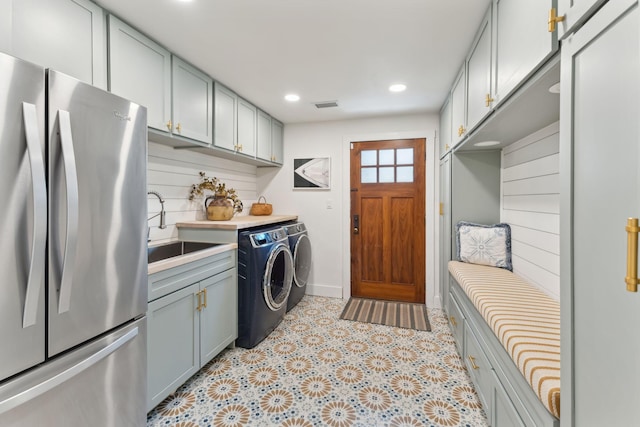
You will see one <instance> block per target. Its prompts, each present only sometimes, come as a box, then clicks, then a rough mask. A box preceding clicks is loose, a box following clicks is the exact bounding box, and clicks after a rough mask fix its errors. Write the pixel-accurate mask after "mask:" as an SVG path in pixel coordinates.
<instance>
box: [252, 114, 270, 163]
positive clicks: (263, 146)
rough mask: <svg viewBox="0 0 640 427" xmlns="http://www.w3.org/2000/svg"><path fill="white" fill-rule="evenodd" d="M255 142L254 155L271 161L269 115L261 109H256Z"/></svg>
mask: <svg viewBox="0 0 640 427" xmlns="http://www.w3.org/2000/svg"><path fill="white" fill-rule="evenodd" d="M256 144H257V147H256V157H257V158H259V159H262V160H267V161H270V162H271V161H273V153H272V152H271V116H270V115H268V114H267V113H265V112H264V111H261V110H258V131H257V140H256Z"/></svg>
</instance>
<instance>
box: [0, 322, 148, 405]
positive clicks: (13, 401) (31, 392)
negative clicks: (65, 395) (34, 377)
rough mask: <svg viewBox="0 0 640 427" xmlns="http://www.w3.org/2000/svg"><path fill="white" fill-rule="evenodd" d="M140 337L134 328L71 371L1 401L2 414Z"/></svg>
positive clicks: (54, 386) (59, 383) (56, 385)
mask: <svg viewBox="0 0 640 427" xmlns="http://www.w3.org/2000/svg"><path fill="white" fill-rule="evenodd" d="M137 335H138V328H137V327H136V328H134V329H132V330H130V331H129V332H127V333H126V334H124V335H123V336H121V337H120V338H118V339H117V340H115V341H114V342H112V343H111V344H109V345H107V346H105V347H104V348H102V349H100V350H98V351H97V352H95V353H93V354H92V355H91V356H89V357H87V358H86V359H84V360H82V361H81V362H79V363H77V364H75V365H73V366H71V367H70V368H69V369H66V370H64V371H62V372H60V373H59V374H57V375H54V376H52V377H51V378H49V379H47V380H45V381H42V382H40V383H38V384H37V385H35V386H33V387H31V388H29V389H27V390H25V391H23V392H21V393H18V394H15V395H13V396H11V397H9V398H8V399H6V400H3V401H0V414H3V413H4V412H7V411H10V410H11V409H13V408H15V407H17V406H20V405H21V404H23V403H25V402H28V401H30V400H32V399H35V398H36V397H38V396H40V395H42V394H44V393H46V392H48V391H50V390H53V389H54V388H56V387H58V386H59V385H61V384H63V383H65V382H66V381H69V380H70V379H71V378H73V377H75V376H76V375H78V374H80V373H82V372H84V371H85V370H87V369H89V368H90V367H92V366H94V365H96V364H97V363H98V362H100V361H101V360H103V359H104V358H106V357H107V356H109V355H111V354H112V353H115V352H116V350H118V349H119V348H120V347H122V346H123V345H125V344H126V343H128V342H129V341H131V340H132V339H134V338H135V337H136V336H137Z"/></svg>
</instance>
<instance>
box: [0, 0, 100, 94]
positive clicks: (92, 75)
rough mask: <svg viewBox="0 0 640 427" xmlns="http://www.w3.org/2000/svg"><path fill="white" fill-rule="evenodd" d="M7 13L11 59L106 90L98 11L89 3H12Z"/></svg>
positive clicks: (68, 0)
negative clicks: (48, 69)
mask: <svg viewBox="0 0 640 427" xmlns="http://www.w3.org/2000/svg"><path fill="white" fill-rule="evenodd" d="M5 12H6V9H5ZM9 12H10V13H8V14H7V15H9V16H10V17H11V22H10V25H11V26H10V28H11V30H10V40H11V42H10V45H11V51H10V53H11V54H12V55H14V56H17V57H19V58H22V59H25V60H27V61H30V62H33V63H36V64H38V65H41V66H43V67H46V68H53V69H55V70H57V71H61V72H63V73H65V74H68V75H70V76H72V77H75V78H76V79H78V80H82V81H84V82H86V83H89V84H92V85H94V86H97V87H99V88H102V89H106V88H107V53H106V41H105V25H104V13H103V11H102V9H101V8H100V7H98V6H96V5H95V4H94V3H91V2H90V1H88V0H13V1H12V2H11V5H10V7H9Z"/></svg>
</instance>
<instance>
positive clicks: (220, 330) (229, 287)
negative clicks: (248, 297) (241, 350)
mask: <svg viewBox="0 0 640 427" xmlns="http://www.w3.org/2000/svg"><path fill="white" fill-rule="evenodd" d="M237 281H238V278H237V273H236V269H235V268H232V269H231V270H227V271H225V272H224V273H220V274H216V275H215V276H213V277H210V278H208V279H205V280H203V281H202V282H200V289H201V290H202V291H203V292H202V296H201V298H202V301H203V302H204V303H205V304H206V306H205V307H203V308H202V310H201V311H200V366H201V367H202V366H204V365H205V364H207V363H208V362H209V361H210V360H211V359H213V358H214V357H215V356H216V355H217V354H218V353H220V352H221V351H222V350H223V349H224V348H225V347H226V346H227V345H229V344H230V343H232V342H233V341H234V340H235V339H236V338H237V337H238V286H237Z"/></svg>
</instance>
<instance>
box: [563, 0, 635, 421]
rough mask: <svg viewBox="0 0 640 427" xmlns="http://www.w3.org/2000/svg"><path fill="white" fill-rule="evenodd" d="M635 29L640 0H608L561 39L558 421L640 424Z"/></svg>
mask: <svg viewBox="0 0 640 427" xmlns="http://www.w3.org/2000/svg"><path fill="white" fill-rule="evenodd" d="M639 30H640V6H639V5H638V1H637V0H612V1H609V2H607V3H606V4H605V5H604V6H603V7H602V8H601V9H600V10H598V12H597V13H596V14H595V15H594V16H593V17H592V18H591V19H589V20H588V21H587V22H586V23H585V25H584V26H583V27H581V28H580V29H579V30H578V31H576V32H575V33H574V34H573V35H572V36H571V37H569V38H567V39H566V40H565V41H564V42H563V45H562V61H561V62H562V74H561V93H562V97H561V101H560V102H561V106H560V108H561V109H560V117H561V119H560V138H561V141H560V144H561V145H560V154H561V156H560V161H561V164H560V168H561V169H560V170H561V179H562V181H561V183H562V186H561V194H562V199H561V206H560V215H561V216H560V221H561V222H560V231H561V235H560V239H561V240H560V260H561V265H560V273H561V283H562V288H561V295H560V303H561V310H562V318H561V321H562V324H561V329H562V332H561V334H562V335H561V336H562V342H561V347H562V354H563V359H562V378H561V380H562V397H561V400H562V402H563V403H562V418H561V423H562V425H563V426H576V427H581V426H638V425H640V424H639V420H640V405H638V397H639V396H640V368H639V367H638V357H637V356H638V354H640V339H638V333H637V331H635V329H634V328H635V327H636V326H637V325H638V324H640V295H639V294H638V293H637V292H635V291H634V290H635V289H633V288H635V286H633V285H634V284H635V282H636V280H635V277H634V276H636V273H637V270H636V267H637V261H638V260H637V254H636V253H635V252H636V250H635V249H634V248H636V249H637V246H635V245H634V244H633V236H634V235H636V236H637V234H636V233H637V230H636V228H637V225H636V226H635V227H634V226H633V224H631V225H629V224H628V221H629V220H630V219H631V218H636V219H637V218H638V217H640V181H639V180H638V177H639V176H640V167H639V164H640V163H639V162H638V159H640V127H639V126H638V117H639V116H640V78H639V76H640V31H639ZM594 233H597V236H598V237H597V239H594V238H593V237H594ZM636 242H637V241H636ZM625 273H626V274H625ZM625 275H626V276H627V277H626V279H627V280H625ZM629 285H631V289H629ZM629 291H631V292H629ZM594 313H598V315H597V316H594V315H593V314H594ZM603 319H607V320H606V321H603ZM565 355H567V356H566V358H565ZM608 390H610V391H613V390H617V391H618V392H606V391H608ZM565 402H566V404H565ZM604 408H614V409H613V410H606V409H604Z"/></svg>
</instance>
